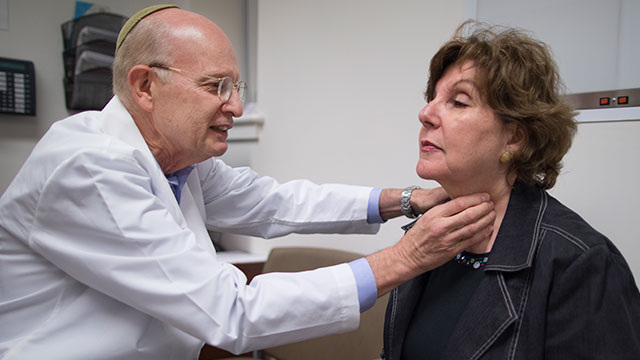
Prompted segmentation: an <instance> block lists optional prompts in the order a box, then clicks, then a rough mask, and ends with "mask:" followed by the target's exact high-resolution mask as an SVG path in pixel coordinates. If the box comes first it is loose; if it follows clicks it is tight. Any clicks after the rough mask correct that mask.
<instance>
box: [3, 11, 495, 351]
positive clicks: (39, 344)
mask: <svg viewBox="0 0 640 360" xmlns="http://www.w3.org/2000/svg"><path fill="white" fill-rule="evenodd" d="M238 77H239V74H238V68H237V64H236V59H235V55H234V53H233V50H232V48H231V44H230V42H229V40H228V39H227V37H226V36H225V35H224V33H223V32H222V31H221V30H220V29H219V28H218V27H217V26H216V25H215V24H213V23H212V22H210V21H209V20H207V19H206V18H204V17H202V16H200V15H197V14H195V13H192V12H188V11H184V10H181V9H178V8H176V7H171V6H169V7H167V6H158V7H152V8H147V9H145V10H142V11H141V12H139V13H137V14H135V15H134V16H132V18H131V19H130V20H129V22H128V23H127V24H125V26H124V28H123V30H122V31H121V34H120V37H119V40H118V46H117V49H116V57H115V62H114V93H115V94H116V96H115V97H114V98H113V99H112V100H111V101H110V102H109V104H107V105H106V107H105V108H104V109H103V110H102V111H100V112H86V113H81V114H78V115H75V116H72V117H70V118H67V119H65V120H62V121H60V122H58V123H56V124H54V125H53V126H52V128H51V129H50V130H49V132H48V133H47V134H45V136H44V137H43V138H42V139H41V141H40V142H39V143H38V144H37V145H36V147H35V149H34V151H33V153H32V154H31V156H30V157H29V159H28V160H27V161H26V163H25V165H24V166H23V168H22V169H21V171H20V172H19V174H18V175H17V176H16V179H15V180H14V181H13V183H12V184H11V185H10V187H9V189H8V190H7V191H6V193H5V194H4V195H3V196H2V198H0V274H1V275H0V279H1V281H0V322H1V326H0V356H4V357H3V359H35V358H41V357H42V356H43V355H44V356H46V357H47V358H50V359H53V358H61V359H193V358H195V357H196V356H197V354H198V351H199V350H200V348H201V347H202V345H203V344H204V342H206V343H209V344H211V345H214V346H217V347H220V348H224V349H227V350H230V351H232V352H236V353H240V352H244V351H248V350H252V349H259V348H264V347H268V346H274V345H278V344H282V343H287V342H294V341H299V340H303V339H306V338H311V337H317V336H322V335H326V334H330V333H335V332H344V331H349V330H353V329H355V328H356V327H357V325H358V320H359V314H360V312H361V311H364V310H366V309H367V308H369V307H371V306H372V304H373V302H375V298H376V297H377V296H381V295H383V294H385V293H387V292H388V291H389V290H391V289H392V288H394V287H396V286H398V285H399V284H401V283H402V282H404V281H406V280H408V279H410V278H412V277H414V276H416V275H418V274H420V273H422V272H424V271H427V270H429V269H432V268H434V267H436V266H438V265H440V264H442V263H443V262H445V261H447V260H449V259H450V258H452V257H453V256H454V255H455V254H457V253H458V252H460V251H461V250H463V249H464V248H466V247H468V246H470V245H472V244H474V243H476V242H477V241H479V240H482V239H483V238H484V237H486V236H489V235H490V233H491V231H492V227H491V224H492V223H493V220H494V216H495V214H494V212H493V211H492V204H491V202H489V201H488V200H489V199H488V197H487V196H486V195H480V194H479V195H472V196H468V197H465V198H460V199H456V200H455V201H451V202H449V203H447V204H444V205H440V206H436V207H435V208H433V209H432V210H430V211H429V212H428V213H427V214H425V215H424V216H422V217H421V218H420V220H418V222H417V223H416V225H415V226H414V227H413V229H412V230H410V231H409V232H407V234H406V235H405V236H404V237H403V238H402V239H401V240H400V241H399V242H398V243H397V244H396V245H394V246H393V247H390V248H388V249H385V250H382V251H380V252H378V253H375V254H372V255H370V256H367V257H366V258H363V259H359V260H356V261H355V262H353V263H350V264H341V265H337V266H332V267H328V268H322V269H317V270H314V271H310V272H303V273H294V274H264V275H261V276H258V277H256V278H255V279H254V280H253V281H252V282H251V283H250V284H249V285H247V284H246V278H245V277H244V275H243V274H242V273H241V272H240V271H239V270H238V269H236V268H235V267H233V266H231V265H229V264H225V263H220V262H218V261H216V256H215V250H214V249H213V247H212V245H211V241H210V239H209V237H208V235H207V231H206V229H207V228H210V229H215V230H218V231H226V232H237V233H243V234H249V235H255V236H263V237H274V236H280V235H284V234H287V233H291V232H307V233H308V232H342V233H354V232H362V233H373V232H376V231H377V229H378V227H379V225H378V224H370V223H369V222H375V221H377V222H382V221H383V220H384V219H388V218H391V217H395V216H399V215H401V214H402V213H403V212H404V213H405V214H406V213H408V212H410V211H414V212H417V213H423V212H425V211H426V210H427V209H428V208H430V207H431V206H432V205H434V204H436V203H438V202H440V201H442V200H443V199H444V198H445V197H446V195H445V194H443V192H442V190H432V191H427V190H415V191H414V192H413V193H412V195H413V196H410V195H411V192H410V191H408V192H405V194H404V199H405V201H404V203H403V205H402V206H401V192H402V191H401V190H399V189H385V190H382V191H379V190H372V189H370V188H364V187H353V186H343V185H324V186H317V185H314V184H312V183H310V182H308V181H293V182H289V183H286V184H279V183H277V182H276V181H275V180H273V179H271V178H267V177H259V176H257V175H256V174H255V173H253V172H252V171H250V170H248V169H232V168H230V167H228V166H226V165H225V164H224V163H222V162H221V161H219V160H217V159H215V157H216V156H219V155H222V154H223V153H224V152H225V151H226V149H227V143H226V137H227V131H228V130H229V129H230V128H231V127H232V126H233V120H232V118H233V117H238V116H241V115H242V103H241V98H240V92H239V91H242V87H243V84H242V83H240V82H238V81H237V79H238ZM226 78H230V79H226ZM407 200H408V201H409V202H408V203H407ZM370 204H373V205H370ZM409 205H410V206H409Z"/></svg>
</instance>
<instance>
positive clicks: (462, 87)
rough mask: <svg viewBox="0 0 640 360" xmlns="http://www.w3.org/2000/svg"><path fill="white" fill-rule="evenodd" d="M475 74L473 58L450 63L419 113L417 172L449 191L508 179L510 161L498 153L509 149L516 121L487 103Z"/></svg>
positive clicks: (479, 188) (464, 191) (480, 188)
mask: <svg viewBox="0 0 640 360" xmlns="http://www.w3.org/2000/svg"><path fill="white" fill-rule="evenodd" d="M475 75H476V68H475V67H474V66H473V63H472V62H465V63H463V64H453V65H451V66H449V68H448V69H446V71H445V73H444V75H443V76H442V77H441V78H440V80H439V81H438V82H437V83H436V87H435V93H434V98H433V99H432V100H431V101H430V102H429V103H427V104H426V105H425V107H424V108H423V109H422V111H420V113H419V115H418V117H419V119H420V123H421V124H422V128H421V129H420V158H419V160H418V164H417V166H416V170H417V173H418V175H419V176H420V177H421V178H423V179H432V180H436V181H438V182H439V183H440V184H441V185H442V186H443V187H444V188H445V190H447V192H449V195H451V196H458V195H463V194H467V193H472V192H476V191H489V190H491V189H493V188H495V186H497V185H498V184H503V183H504V182H505V180H506V176H505V174H506V171H507V168H508V166H507V165H505V164H501V163H500V161H499V158H500V154H502V152H504V151H505V150H510V149H509V145H508V144H509V141H510V139H511V138H512V136H513V131H512V130H513V126H507V125H505V124H504V122H503V121H502V120H500V119H499V118H498V116H497V115H496V114H495V112H494V111H493V109H491V108H490V107H489V106H488V105H487V104H486V103H485V102H484V100H483V98H482V97H481V95H480V89H479V88H478V87H477V84H476V80H475V79H476V76H475Z"/></svg>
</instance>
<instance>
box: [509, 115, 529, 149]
mask: <svg viewBox="0 0 640 360" xmlns="http://www.w3.org/2000/svg"><path fill="white" fill-rule="evenodd" d="M506 126H507V136H508V138H507V147H508V150H509V151H511V152H517V151H518V150H520V149H521V148H522V146H523V144H524V140H525V137H526V134H525V131H524V129H523V128H522V127H521V126H520V125H518V124H517V123H515V122H511V123H508V124H507V125H506Z"/></svg>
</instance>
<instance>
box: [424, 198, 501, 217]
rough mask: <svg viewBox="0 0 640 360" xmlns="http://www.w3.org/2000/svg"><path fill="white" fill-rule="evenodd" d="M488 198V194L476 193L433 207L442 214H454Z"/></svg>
mask: <svg viewBox="0 0 640 360" xmlns="http://www.w3.org/2000/svg"><path fill="white" fill-rule="evenodd" d="M489 200H490V197H489V194H486V193H478V194H472V195H465V196H460V197H457V198H455V199H453V200H451V201H449V202H446V203H444V204H442V205H438V206H437V207H434V208H433V210H436V209H437V211H438V212H439V213H440V214H441V215H442V216H452V215H456V214H458V213H460V212H462V211H464V210H465V209H468V208H470V207H473V206H476V205H480V204H482V203H486V202H488V201H489Z"/></svg>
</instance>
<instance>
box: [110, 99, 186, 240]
mask: <svg viewBox="0 0 640 360" xmlns="http://www.w3.org/2000/svg"><path fill="white" fill-rule="evenodd" d="M102 117H103V129H104V132H105V133H106V134H107V135H110V136H112V137H114V138H115V139H118V140H120V141H122V142H124V143H126V144H128V145H130V146H132V147H134V148H135V149H137V150H139V151H140V152H141V153H142V154H143V155H144V156H145V157H147V158H148V159H149V160H150V162H148V163H152V164H154V166H146V167H145V168H147V171H149V175H150V176H151V178H152V181H153V183H154V184H155V185H154V193H155V194H156V196H158V197H159V198H160V199H161V200H162V201H163V202H164V203H165V204H166V207H167V209H168V210H169V212H170V213H171V214H172V215H173V216H174V218H175V219H176V221H177V222H178V223H179V224H180V225H181V226H183V227H186V226H187V223H186V220H185V219H184V216H183V215H182V211H181V210H180V207H179V205H178V202H177V200H176V197H175V195H174V194H173V191H172V190H171V186H170V185H169V182H168V181H167V179H166V177H165V175H164V172H163V171H162V169H161V168H160V165H159V164H158V162H157V161H156V159H155V157H154V156H153V154H152V153H151V150H150V149H149V146H147V142H146V141H144V138H143V137H142V134H141V133H140V130H139V129H138V126H137V125H136V123H135V121H133V117H131V114H130V113H129V111H128V110H127V108H125V107H124V105H123V104H122V102H121V101H120V99H118V97H117V96H114V97H113V98H111V100H110V101H109V102H108V103H107V105H106V106H105V107H104V109H102ZM183 191H184V189H183Z"/></svg>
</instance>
